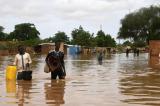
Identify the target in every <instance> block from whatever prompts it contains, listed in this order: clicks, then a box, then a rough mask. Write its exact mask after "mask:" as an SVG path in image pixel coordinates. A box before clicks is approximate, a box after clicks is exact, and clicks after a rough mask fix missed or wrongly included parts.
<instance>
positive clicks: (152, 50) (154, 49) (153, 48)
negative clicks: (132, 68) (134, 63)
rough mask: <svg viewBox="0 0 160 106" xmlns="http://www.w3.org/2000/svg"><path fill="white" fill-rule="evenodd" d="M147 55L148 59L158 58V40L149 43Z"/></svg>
mask: <svg viewBox="0 0 160 106" xmlns="http://www.w3.org/2000/svg"><path fill="white" fill-rule="evenodd" d="M149 54H150V57H152V56H154V57H159V54H160V40H151V41H149Z"/></svg>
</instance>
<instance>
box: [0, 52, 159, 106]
mask: <svg viewBox="0 0 160 106" xmlns="http://www.w3.org/2000/svg"><path fill="white" fill-rule="evenodd" d="M13 58H14V57H13V56H1V57H0V88H1V90H0V106H145V105H147V106H160V70H159V69H157V68H152V67H150V64H149V62H148V54H147V53H143V54H140V55H139V56H138V57H134V56H133V55H132V54H129V56H128V57H126V54H125V53H122V54H112V55H106V56H105V58H104V59H103V61H102V64H101V65H99V64H98V61H97V58H96V56H94V55H92V56H89V55H78V56H66V57H65V66H66V72H67V76H66V79H65V80H52V81H51V80H50V78H51V75H50V73H44V71H43V69H44V64H45V63H44V59H45V56H40V55H39V56H32V60H33V63H32V70H33V80H32V81H6V80H5V71H4V70H5V68H6V66H7V65H8V64H10V63H11V62H12V61H13ZM157 65H158V64H157Z"/></svg>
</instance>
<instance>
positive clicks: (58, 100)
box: [44, 80, 65, 106]
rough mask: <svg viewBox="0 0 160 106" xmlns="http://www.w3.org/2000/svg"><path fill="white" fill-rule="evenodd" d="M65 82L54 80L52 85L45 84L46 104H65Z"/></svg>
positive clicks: (58, 105) (57, 105)
mask: <svg viewBox="0 0 160 106" xmlns="http://www.w3.org/2000/svg"><path fill="white" fill-rule="evenodd" d="M64 87H65V81H64V80H52V81H51V83H45V84H44V89H45V93H46V103H47V104H56V106H60V105H61V104H64V98H63V97H64Z"/></svg>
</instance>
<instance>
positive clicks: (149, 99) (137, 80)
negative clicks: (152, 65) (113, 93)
mask: <svg viewBox="0 0 160 106" xmlns="http://www.w3.org/2000/svg"><path fill="white" fill-rule="evenodd" d="M132 71H134V70H132ZM147 71H151V72H152V73H150V72H147ZM142 73H143V74H141V73H139V74H138V73H136V72H134V73H133V72H131V73H122V74H124V77H121V78H120V80H119V88H120V92H121V93H122V94H123V95H124V98H123V99H121V101H123V102H125V103H128V104H137V105H138V104H139V105H152V106H153V105H155V106H160V102H159V97H160V92H159V86H160V80H159V79H160V75H159V71H158V70H157V71H156V70H154V71H153V70H146V71H143V72H142ZM131 74H133V75H131ZM127 75H128V76H127ZM139 105H138V106H139ZM131 106H132V105H131Z"/></svg>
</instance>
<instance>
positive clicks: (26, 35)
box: [0, 23, 116, 47]
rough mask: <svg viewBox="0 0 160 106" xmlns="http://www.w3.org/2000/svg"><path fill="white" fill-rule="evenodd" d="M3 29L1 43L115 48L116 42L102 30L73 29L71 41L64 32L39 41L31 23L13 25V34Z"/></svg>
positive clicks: (38, 33)
mask: <svg viewBox="0 0 160 106" xmlns="http://www.w3.org/2000/svg"><path fill="white" fill-rule="evenodd" d="M3 31H4V28H3V27H2V26H0V38H1V39H0V40H1V41H23V42H25V44H26V45H33V44H37V43H40V42H65V43H67V44H74V45H81V46H86V47H95V46H99V47H115V46H116V42H115V40H114V38H112V37H111V35H109V34H105V33H104V32H103V31H102V30H100V31H98V32H97V35H96V36H95V37H94V34H93V33H92V34H91V33H90V32H89V31H85V30H84V29H83V27H82V26H79V28H75V29H74V30H73V31H72V32H71V36H72V39H69V37H68V36H67V35H66V33H65V32H62V31H58V32H57V33H56V34H54V35H52V36H51V37H49V38H45V39H40V37H39V35H40V32H39V31H38V30H37V29H36V27H35V25H34V24H32V23H22V24H18V25H15V29H14V31H13V32H10V33H9V34H7V33H4V32H3Z"/></svg>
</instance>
